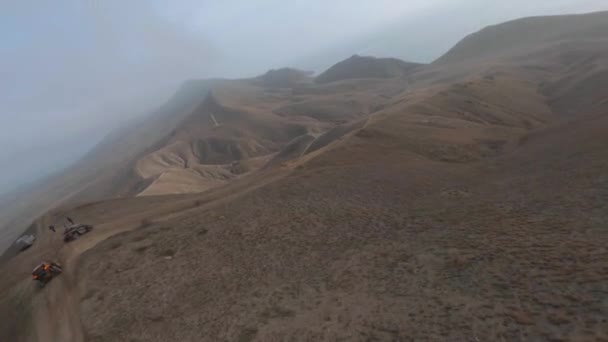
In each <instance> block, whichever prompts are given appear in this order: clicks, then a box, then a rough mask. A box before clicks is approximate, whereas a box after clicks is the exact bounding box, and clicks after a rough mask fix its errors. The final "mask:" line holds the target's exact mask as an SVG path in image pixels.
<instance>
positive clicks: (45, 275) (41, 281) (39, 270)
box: [32, 261, 62, 287]
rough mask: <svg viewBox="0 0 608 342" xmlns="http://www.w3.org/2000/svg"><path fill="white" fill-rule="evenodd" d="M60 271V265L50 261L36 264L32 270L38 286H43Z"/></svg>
mask: <svg viewBox="0 0 608 342" xmlns="http://www.w3.org/2000/svg"><path fill="white" fill-rule="evenodd" d="M61 271H62V268H61V265H59V264H58V263H56V262H52V261H45V262H43V263H41V264H40V265H38V266H36V267H35V268H34V270H33V271H32V276H33V277H34V281H37V282H38V286H39V287H44V286H45V285H46V284H48V282H49V281H51V279H53V278H54V277H56V276H57V275H59V274H60V273H61Z"/></svg>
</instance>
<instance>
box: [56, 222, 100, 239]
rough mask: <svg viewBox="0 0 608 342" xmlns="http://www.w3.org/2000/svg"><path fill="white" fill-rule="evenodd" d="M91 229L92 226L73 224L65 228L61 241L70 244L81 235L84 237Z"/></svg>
mask: <svg viewBox="0 0 608 342" xmlns="http://www.w3.org/2000/svg"><path fill="white" fill-rule="evenodd" d="M91 229H93V226H89V225H87V224H75V225H72V226H70V227H67V228H66V229H65V231H64V232H63V241H65V242H70V241H73V240H76V239H78V238H79V237H80V236H81V235H84V234H86V233H88V232H90V231H91Z"/></svg>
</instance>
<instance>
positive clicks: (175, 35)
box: [0, 0, 606, 193]
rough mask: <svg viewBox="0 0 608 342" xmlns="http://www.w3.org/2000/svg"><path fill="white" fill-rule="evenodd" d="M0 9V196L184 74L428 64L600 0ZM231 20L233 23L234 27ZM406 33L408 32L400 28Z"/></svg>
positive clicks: (126, 117) (51, 167)
mask: <svg viewBox="0 0 608 342" xmlns="http://www.w3.org/2000/svg"><path fill="white" fill-rule="evenodd" d="M1 6H2V8H1V9H2V10H1V11H0V19H1V20H0V28H2V30H0V38H1V39H0V53H1V54H2V57H3V58H2V59H1V60H0V75H1V78H2V80H3V81H2V82H1V83H0V101H1V102H2V109H0V120H1V125H0V165H2V168H1V169H0V193H3V192H6V191H8V190H10V189H14V188H15V187H17V186H19V185H20V184H24V183H28V182H31V181H33V180H36V179H39V178H40V177H42V176H44V175H48V174H50V173H52V172H54V171H58V170H61V169H62V168H64V167H66V166H67V165H69V164H70V163H71V162H73V161H75V160H76V159H78V158H79V157H81V156H82V155H83V154H84V153H85V152H86V151H88V150H89V149H90V148H92V147H93V146H94V145H95V144H96V143H97V142H99V141H100V140H101V139H102V137H104V136H105V135H106V134H108V133H109V132H110V131H112V130H113V129H115V128H116V127H120V126H124V124H125V123H126V122H129V121H130V120H131V119H134V118H137V117H139V116H141V115H145V114H146V113H147V112H150V111H152V110H153V109H154V108H156V107H158V106H159V105H160V104H161V103H163V102H164V101H165V100H167V99H168V98H169V97H170V95H171V94H172V93H173V92H174V91H175V89H177V87H178V86H179V84H181V82H183V81H184V80H186V79H191V78H210V77H252V76H255V75H259V74H262V73H264V72H265V71H266V70H268V69H271V68H279V67H283V66H293V67H296V68H299V69H302V70H314V71H317V72H321V71H323V70H325V69H327V68H328V67H329V66H331V65H332V64H333V63H334V62H335V61H337V60H342V59H345V58H347V57H349V56H351V55H353V54H355V53H358V54H363V55H375V56H379V57H397V58H402V59H404V60H406V61H413V62H430V61H432V60H434V59H435V58H437V57H439V56H440V55H441V54H442V53H443V52H445V51H446V50H447V49H448V48H449V47H450V46H451V45H453V44H454V43H456V41H458V40H459V39H460V38H461V37H462V36H464V35H466V34H468V33H470V32H473V31H475V30H477V29H480V28H481V27H483V26H485V25H489V24H494V23H497V22H499V21H502V20H506V19H510V18H515V17H519V16H524V15H535V14H553V13H574V12H583V11H591V10H599V9H602V8H605V6H606V5H605V4H604V3H603V2H602V1H581V0H560V1H542V2H530V1H519V0H518V1H515V2H513V1H512V2H509V6H507V5H502V4H494V5H492V6H487V3H486V2H484V1H479V0H469V1H465V2H463V1H452V0H435V1H413V2H412V1H408V2H403V1H394V0H382V1H368V2H365V1H363V2H358V3H357V5H356V6H354V5H353V4H352V2H350V1H332V2H331V3H327V2H325V1H306V2H297V3H293V2H290V3H286V2H283V1H276V0H265V1H258V2H256V3H255V4H253V3H251V2H249V1H229V2H221V3H214V2H202V3H201V2H194V1H181V2H179V3H176V2H166V1H142V0H137V1H129V2H124V1H116V0H112V1H86V2H73V1H54V2H39V1H11V2H5V3H3V4H2V5H1ZM235 23H238V25H237V24H235ZM412 32H415V34H411V33H412Z"/></svg>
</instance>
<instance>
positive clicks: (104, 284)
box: [0, 13, 608, 341]
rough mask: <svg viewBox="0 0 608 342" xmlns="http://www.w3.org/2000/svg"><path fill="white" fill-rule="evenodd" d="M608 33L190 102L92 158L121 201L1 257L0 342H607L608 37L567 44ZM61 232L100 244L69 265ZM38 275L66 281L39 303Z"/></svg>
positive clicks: (569, 29) (78, 250)
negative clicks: (78, 227)
mask: <svg viewBox="0 0 608 342" xmlns="http://www.w3.org/2000/svg"><path fill="white" fill-rule="evenodd" d="M605 17H606V14H605V13H599V14H590V15H587V16H562V17H546V18H545V17H543V18H530V19H525V20H521V21H514V22H511V23H507V24H504V25H499V26H497V27H495V28H491V29H484V30H482V31H481V32H480V33H477V34H474V35H472V36H471V37H473V38H471V37H469V38H465V40H464V41H463V42H461V43H459V44H458V45H457V46H456V47H455V48H454V49H453V50H452V51H450V52H448V54H447V55H446V56H444V57H442V58H440V59H439V60H438V61H437V62H435V63H432V64H431V65H428V66H417V67H415V68H413V69H411V70H409V71H407V72H406V73H403V74H399V75H396V74H394V73H389V74H390V75H394V76H387V77H381V76H379V77H374V76H370V75H371V74H374V75H378V74H376V72H375V71H374V72H373V73H369V72H368V70H367V69H366V68H363V70H354V72H348V73H345V74H344V75H347V76H338V77H337V78H340V80H337V79H333V77H336V76H335V75H334V76H332V77H330V78H329V79H332V81H328V82H327V83H325V82H320V83H308V84H297V85H293V86H289V87H278V88H273V87H267V86H264V85H261V84H259V83H256V82H258V81H259V80H257V81H256V80H255V79H253V80H222V81H214V82H212V83H210V84H208V86H205V87H203V88H201V89H198V90H197V91H196V92H195V93H196V94H197V96H193V97H192V98H190V97H189V96H188V98H189V99H191V100H192V101H185V102H184V103H185V104H187V105H185V106H183V107H180V106H178V107H180V108H182V109H183V110H178V111H166V112H164V113H162V114H159V115H158V116H157V117H156V119H155V120H152V121H150V123H147V124H146V125H145V127H142V128H141V131H133V129H130V130H128V131H126V133H122V134H119V135H118V136H117V137H116V138H114V139H113V141H112V142H110V143H108V145H106V146H100V148H99V150H97V151H96V152H94V154H92V155H91V156H90V158H92V159H95V158H101V159H100V162H101V160H116V161H115V162H113V163H110V164H106V165H108V166H106V167H107V168H104V169H103V173H102V175H103V177H101V178H95V179H96V181H95V183H94V184H98V185H101V184H106V185H108V186H109V185H110V184H112V186H111V187H109V188H105V189H107V190H106V191H108V192H114V194H115V195H116V196H118V195H117V194H124V197H125V198H121V199H111V200H106V201H98V202H93V203H87V204H81V205H64V206H62V207H59V208H56V209H55V210H54V211H52V212H50V213H48V214H46V215H43V216H41V217H40V218H39V219H38V220H36V222H35V223H34V224H33V225H32V226H31V228H30V231H31V232H35V233H36V234H37V235H38V242H37V244H36V245H34V246H33V247H32V248H31V249H29V250H28V251H26V252H24V253H21V254H19V255H17V256H15V257H12V258H10V259H8V257H5V259H8V261H5V262H4V263H2V264H0V272H2V274H5V275H6V276H5V278H4V279H3V280H2V282H0V295H1V296H0V308H2V310H0V312H1V313H3V316H1V317H0V322H1V323H3V324H2V325H0V336H1V337H2V338H3V339H6V340H11V341H19V340H28V341H29V340H44V339H51V340H61V341H81V340H85V339H86V340H88V341H122V340H124V341H129V340H146V341H167V340H178V341H188V340H192V341H199V340H210V341H212V340H213V341H214V340H231V341H232V340H240V341H254V340H258V341H268V340H292V339H293V340H319V341H335V340H340V339H342V340H402V339H412V340H455V341H458V340H480V341H481V340H488V341H494V340H602V339H605V338H606V336H608V330H607V329H606V327H605V324H604V322H603V320H604V319H605V317H606V316H607V315H608V312H606V307H605V305H604V297H605V292H606V287H605V285H604V284H605V283H606V279H608V278H607V277H608V272H607V270H606V267H605V262H604V260H605V257H606V248H605V246H606V244H607V243H608V235H606V233H605V229H604V228H605V225H606V222H608V207H607V204H608V200H607V199H608V181H607V179H606V175H605V170H606V169H608V135H606V134H605V132H606V131H607V130H608V117H607V116H606V113H608V101H607V99H606V95H605V94H604V93H603V92H602V91H601V88H599V87H598V85H599V84H601V83H603V82H604V77H605V75H606V66H607V65H608V53H605V52H606V51H607V50H605V48H606V44H604V42H605V39H606V38H608V30H605V31H602V30H596V29H595V28H596V26H594V25H595V24H593V25H591V24H589V25H590V26H589V27H593V29H581V28H584V27H585V25H587V24H584V25H583V24H580V25H579V24H576V25H574V24H571V23H572V22H576V23H587V22H594V23H599V22H601V20H600V19H598V18H605ZM558 28H559V32H558V33H557V36H559V38H555V39H557V40H555V39H554V34H555V30H557V29H558ZM488 32H490V33H488ZM522 32H527V33H530V34H526V35H524V34H522ZM557 36H555V37H557ZM484 37H493V39H489V38H484ZM497 37H504V39H505V41H507V42H509V43H510V44H508V46H507V47H504V48H502V47H501V49H500V50H499V51H495V48H494V45H495V44H494V39H496V38H497ZM531 37H534V39H532V38H531ZM500 39H503V38H500ZM556 42H558V43H556ZM484 51H485V52H484ZM468 56H473V57H468ZM477 58H478V59H477ZM356 59H357V58H356ZM346 64H349V63H346ZM364 65H367V64H365V63H364ZM347 69H349V68H347ZM336 74H341V73H336ZM380 74H381V73H380ZM353 75H366V76H364V77H359V76H353ZM383 75H386V74H383ZM341 77H346V78H341ZM205 84H207V83H205ZM203 90H204V92H203ZM186 108H187V110H186ZM176 113H180V114H179V115H176ZM152 122H155V123H154V124H152ZM133 132H138V133H137V134H136V135H131V134H135V133H133ZM144 133H145V134H144ZM136 137H137V139H135V138H136ZM142 137H146V139H143V138H142ZM123 139H124V140H123ZM131 139H134V140H131ZM118 141H124V142H130V144H132V145H129V144H123V143H121V144H120V145H114V143H116V142H118ZM123 145H124V146H131V148H132V150H131V152H129V153H125V154H124V155H123V154H116V152H114V153H110V149H111V148H114V149H116V146H123ZM144 146H145V147H144ZM104 151H108V152H104ZM127 151H128V150H127ZM106 153H107V154H106ZM117 155H121V156H122V157H121V158H117ZM115 158H116V159H115ZM77 170H78V169H77ZM121 175H122V176H121ZM64 176H65V177H67V176H68V175H67V174H66V175H64ZM85 176H87V174H86V173H83V174H82V177H83V178H84V177H85ZM87 177H91V176H90V174H89V175H88V176H87ZM75 179H77V178H75ZM88 179H92V178H88ZM99 179H101V180H99ZM105 182H108V183H105ZM55 186H57V187H59V185H55ZM80 189H85V190H84V192H82V193H78V196H75V197H73V198H76V197H78V198H88V196H93V195H94V194H95V193H97V194H100V193H102V192H101V191H99V192H95V191H93V190H94V189H96V187H95V186H92V187H82V188H80ZM65 215H70V216H71V217H75V218H76V219H77V220H79V221H82V222H88V223H91V224H93V225H95V229H94V231H93V232H91V233H90V234H87V235H86V236H83V237H82V238H81V239H79V240H77V241H75V242H74V243H72V244H70V245H63V244H62V242H61V241H60V236H58V235H54V234H52V233H50V232H49V231H48V230H47V229H46V228H45V227H46V226H47V225H48V224H51V223H54V222H60V220H61V219H62V217H63V216H65ZM110 256H111V257H110ZM42 258H53V259H57V260H60V261H61V262H63V263H64V264H65V272H64V274H62V275H61V276H60V277H59V278H57V279H56V280H54V281H53V282H51V283H50V284H49V285H48V286H47V287H46V288H45V289H44V290H43V291H38V292H35V290H34V288H33V287H31V286H30V285H31V284H30V281H29V279H28V276H29V274H28V272H29V270H30V269H31V268H32V267H34V266H35V264H36V263H38V262H39V261H40V259H42ZM57 298H61V299H62V300H56V299H57ZM34 308H35V309H34ZM49 317H54V319H55V321H56V322H57V323H55V324H50V323H49V321H50V320H49ZM13 321H16V322H17V323H14V324H11V323H8V322H13Z"/></svg>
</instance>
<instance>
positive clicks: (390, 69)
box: [315, 55, 421, 84]
mask: <svg viewBox="0 0 608 342" xmlns="http://www.w3.org/2000/svg"><path fill="white" fill-rule="evenodd" d="M420 66H421V64H418V63H408V62H404V61H402V60H399V59H396V58H375V57H368V56H358V55H354V56H352V57H350V58H348V59H346V60H344V61H342V62H340V63H338V64H336V65H334V66H332V67H331V68H329V69H328V70H326V71H325V72H323V73H322V74H320V75H319V76H317V78H316V79H315V81H316V82H317V83H321V84H324V83H330V82H335V81H341V80H347V79H357V78H397V77H404V76H407V75H408V74H409V73H411V72H412V71H413V70H415V69H416V68H418V67H420Z"/></svg>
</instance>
